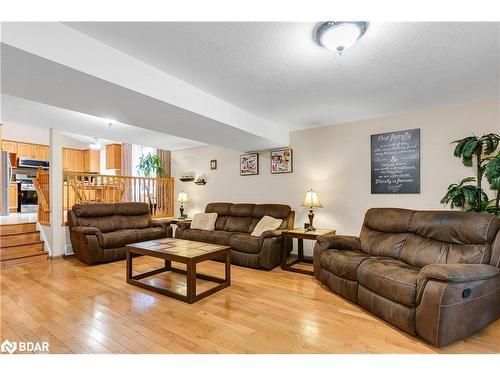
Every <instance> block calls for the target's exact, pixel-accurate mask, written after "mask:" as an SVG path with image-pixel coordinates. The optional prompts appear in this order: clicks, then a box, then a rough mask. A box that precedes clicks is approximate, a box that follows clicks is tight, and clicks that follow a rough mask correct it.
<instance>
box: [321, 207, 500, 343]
mask: <svg viewBox="0 0 500 375" xmlns="http://www.w3.org/2000/svg"><path fill="white" fill-rule="evenodd" d="M499 230H500V219H499V218H497V217H495V216H493V215H487V214H480V213H468V212H457V211H413V210H405V209H396V208H373V209H370V210H368V211H367V212H366V216H365V219H364V223H363V227H362V228H361V233H360V235H359V237H354V236H333V235H332V236H329V235H327V236H323V237H320V238H319V239H318V242H317V243H316V245H315V248H314V273H315V277H316V278H317V279H318V280H320V281H321V282H322V283H323V284H325V285H326V286H328V287H329V288H330V289H331V290H333V291H334V292H336V293H338V294H340V295H342V296H344V297H345V298H347V299H349V300H351V301H353V302H354V303H357V304H359V305H360V306H361V307H363V308H364V309H366V310H368V311H369V312H371V313H373V314H374V315H376V316H378V317H380V318H382V319H384V320H386V321H388V322H389V323H392V324H393V325H395V326H396V327H399V328H400V329H402V330H404V331H406V332H408V333H410V334H411V335H414V336H417V335H418V336H421V337H422V338H424V339H425V340H427V341H429V342H430V343H432V344H433V345H436V346H444V345H448V344H450V343H452V342H454V341H457V340H460V339H463V338H466V337H468V336H470V335H471V334H473V333H474V332H476V331H479V330H481V329H482V328H484V327H486V326H487V325H488V324H490V323H492V322H494V321H495V320H496V319H498V318H499V317H500V270H499V268H498V267H499V266H500V231H499Z"/></svg>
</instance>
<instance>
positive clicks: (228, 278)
mask: <svg viewBox="0 0 500 375" xmlns="http://www.w3.org/2000/svg"><path fill="white" fill-rule="evenodd" d="M225 281H226V282H227V286H229V285H231V250H228V251H227V253H226V272H225Z"/></svg>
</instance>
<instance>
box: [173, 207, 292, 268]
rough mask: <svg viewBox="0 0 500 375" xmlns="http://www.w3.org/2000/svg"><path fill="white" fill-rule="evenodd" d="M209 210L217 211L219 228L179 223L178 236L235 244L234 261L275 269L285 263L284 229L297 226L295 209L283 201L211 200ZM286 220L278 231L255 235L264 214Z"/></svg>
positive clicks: (207, 210) (232, 245)
mask: <svg viewBox="0 0 500 375" xmlns="http://www.w3.org/2000/svg"><path fill="white" fill-rule="evenodd" d="M205 212H206V213H217V221H216V222H215V230H213V231H207V230H201V229H191V228H190V223H188V222H179V223H178V228H177V230H176V231H175V237H176V238H182V239H186V240H192V241H201V242H209V243H214V244H219V245H228V246H231V262H232V263H233V264H236V265H239V266H245V267H252V268H265V269H272V268H274V267H276V266H277V265H279V264H280V263H281V230H283V229H291V228H293V224H294V220H295V212H294V211H292V209H291V208H290V206H287V205H283V204H249V203H237V204H233V203H209V204H208V205H207V207H206V208H205ZM266 215H267V216H272V217H274V218H276V219H282V220H283V222H282V223H281V226H280V227H279V228H278V230H274V231H267V232H264V233H263V234H262V235H261V236H260V237H254V236H251V235H250V233H252V231H253V230H254V228H255V226H256V225H257V223H258V222H259V220H260V219H261V218H262V217H264V216H266Z"/></svg>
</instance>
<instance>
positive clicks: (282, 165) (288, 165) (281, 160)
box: [271, 148, 293, 174]
mask: <svg viewBox="0 0 500 375" xmlns="http://www.w3.org/2000/svg"><path fill="white" fill-rule="evenodd" d="M292 172H293V151H292V149H291V148H284V149H281V150H274V151H271V174H281V173H292Z"/></svg>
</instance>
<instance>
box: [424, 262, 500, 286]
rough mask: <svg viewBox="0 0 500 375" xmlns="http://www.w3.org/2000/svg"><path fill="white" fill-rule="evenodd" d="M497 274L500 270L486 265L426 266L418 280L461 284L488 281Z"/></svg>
mask: <svg viewBox="0 0 500 375" xmlns="http://www.w3.org/2000/svg"><path fill="white" fill-rule="evenodd" d="M498 274H500V269H498V268H496V267H493V266H490V265H488V264H463V263H460V264H428V265H427V266H424V267H423V268H422V269H421V270H420V272H419V273H418V279H419V281H420V282H421V281H423V280H438V281H444V282H451V283H461V282H469V281H479V280H485V279H490V278H492V277H496V276H497V275H498Z"/></svg>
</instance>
